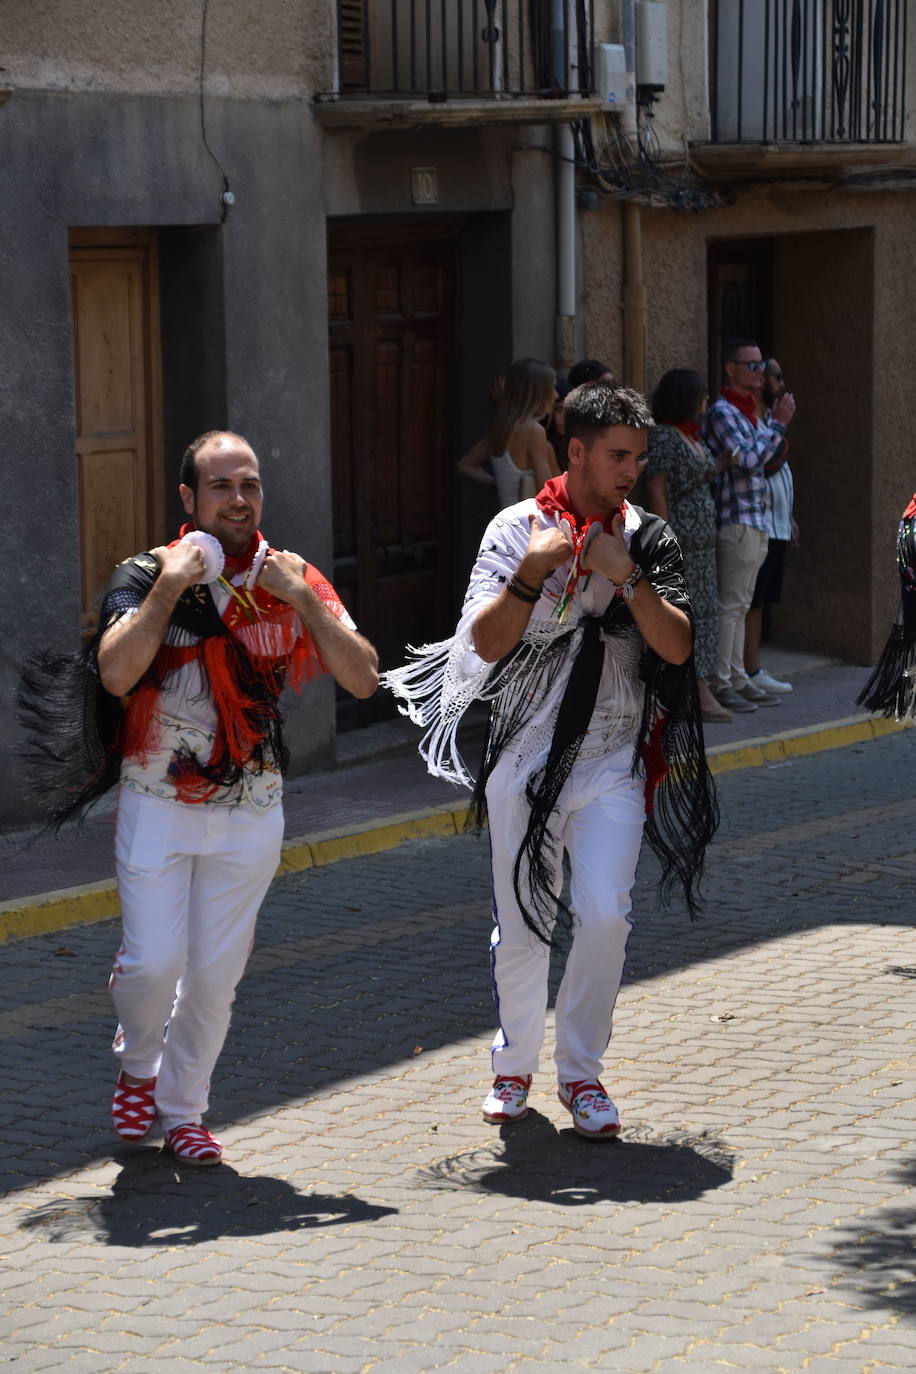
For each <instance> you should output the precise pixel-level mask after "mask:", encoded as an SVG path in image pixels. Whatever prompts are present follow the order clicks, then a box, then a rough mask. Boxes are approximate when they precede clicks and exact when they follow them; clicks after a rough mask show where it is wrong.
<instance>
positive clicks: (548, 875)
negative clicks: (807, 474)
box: [471, 507, 719, 944]
mask: <svg viewBox="0 0 916 1374" xmlns="http://www.w3.org/2000/svg"><path fill="white" fill-rule="evenodd" d="M635 509H636V510H637V513H638V514H639V515H640V517H641V519H642V524H641V526H640V528H639V530H638V531H636V532H635V533H634V535H633V539H632V541H631V544H630V555H631V557H632V558H633V561H634V562H635V563H637V564H638V565H639V567H640V568H641V569H642V571H643V574H644V576H645V577H646V578H647V579H648V580H649V582H650V583H651V584H652V586H653V588H654V589H655V591H656V592H657V593H658V595H659V596H660V597H662V599H663V600H665V601H668V602H669V603H670V604H671V605H674V606H677V607H678V608H679V609H681V610H683V611H684V612H685V613H686V614H687V615H690V614H691V612H690V603H689V600H688V597H687V592H686V587H685V584H684V578H683V565H682V560H681V553H680V549H679V548H678V544H677V540H676V539H675V537H674V535H673V533H672V531H671V529H670V528H669V527H668V525H666V524H665V522H664V521H663V520H660V519H659V518H658V517H657V516H653V515H647V514H646V512H645V511H642V510H640V509H639V508H638V507H636V508H635ZM633 623H634V622H633V617H632V615H631V613H630V610H629V607H628V605H627V602H626V601H625V600H623V599H622V598H620V597H615V598H614V599H613V600H612V601H611V603H610V605H609V606H608V608H607V610H606V611H605V613H604V615H603V616H601V617H598V616H589V617H587V618H586V620H585V624H584V628H583V630H582V637H581V643H580V646H579V650H578V652H577V654H576V659H575V662H574V664H573V666H572V669H571V672H570V676H569V680H568V682H567V685H566V688H565V690H564V693H563V699H562V702H561V704H560V709H559V713H558V716H557V723H556V728H555V730H554V735H553V740H552V742H551V748H550V753H549V756H548V758H547V762H546V764H545V765H544V767H543V768H542V769H540V770H539V771H538V773H537V774H535V776H534V777H532V778H531V779H530V780H529V783H528V788H527V800H528V804H529V808H530V814H529V821H528V828H527V831H526V833H525V837H524V839H523V841H522V844H521V847H520V849H519V852H518V854H517V856H516V860H515V868H514V873H513V881H514V888H515V895H516V900H517V901H518V903H519V908H520V910H521V912H522V915H523V917H524V920H525V923H526V925H527V926H528V927H529V929H530V930H531V931H532V932H533V934H535V935H536V936H537V938H538V939H539V940H541V941H542V942H544V943H545V944H552V943H554V938H553V934H552V931H553V927H554V920H555V917H556V916H557V915H558V914H559V915H560V917H561V918H562V921H563V923H564V924H565V925H568V924H569V923H570V921H571V913H570V912H569V911H568V909H566V908H565V907H564V906H563V904H562V903H558V901H557V898H556V894H555V892H554V891H553V874H554V873H555V872H556V865H557V860H558V858H559V856H558V854H557V846H558V839H557V837H556V836H555V835H552V834H551V831H550V820H551V817H552V815H553V813H554V811H555V808H556V805H557V802H558V800H559V797H560V793H561V792H562V790H563V786H564V784H565V783H566V781H567V779H568V777H569V774H570V772H571V771H572V767H573V765H574V763H575V761H576V759H577V757H578V754H579V749H580V748H581V745H582V741H583V739H584V738H585V734H586V732H587V730H588V726H589V722H590V720H591V716H592V712H593V711H594V708H595V702H596V700H597V695H598V688H599V685H600V680H601V671H602V667H603V661H604V644H603V641H602V634H604V635H610V636H613V635H617V634H623V633H626V632H627V631H628V630H629V629H630V628H631V627H632V626H633ZM570 638H571V636H567V635H564V636H562V637H561V638H560V639H558V640H557V641H556V642H555V644H554V645H552V646H551V651H550V652H551V653H552V654H553V655H554V658H553V659H552V661H551V663H550V664H549V665H548V667H547V669H546V671H549V672H551V673H552V676H551V679H550V680H551V681H553V680H555V677H556V673H557V672H558V671H559V667H560V663H561V661H562V658H563V657H564V656H565V654H566V653H568V652H569V650H570V647H571V646H570ZM539 669H540V665H539ZM540 670H541V671H545V669H540ZM641 673H642V677H643V680H644V684H645V693H644V698H643V702H644V704H643V714H642V720H641V723H640V728H639V735H638V738H637V743H636V749H635V751H634V758H633V773H634V776H636V775H639V774H643V775H644V776H645V778H646V826H645V832H644V833H645V837H646V841H647V843H648V844H649V847H650V848H651V849H652V851H653V853H654V854H655V855H656V857H657V858H658V860H659V864H660V866H661V875H660V879H659V896H660V898H661V900H662V901H663V902H664V903H665V904H666V905H667V904H669V903H670V901H671V899H672V896H673V894H674V892H675V889H676V888H677V886H678V885H680V888H681V890H682V891H683V895H684V898H685V901H686V904H687V910H688V912H689V914H690V916H691V918H693V917H694V916H696V914H697V912H698V909H699V885H700V881H701V878H702V874H703V865H704V858H705V850H706V846H707V845H708V844H709V843H710V841H711V840H712V837H713V835H714V834H715V832H716V829H717V828H718V824H719V810H718V804H717V800H716V791H715V784H714V783H713V779H712V776H711V774H710V772H709V767H708V765H707V762H706V752H705V746H704V740H703V724H702V715H701V710H700V700H699V692H698V688H697V677H696V670H695V668H694V665H693V657H692V656H691V657H690V659H688V660H687V662H686V663H683V664H670V663H666V662H665V661H664V660H663V659H662V658H660V657H659V655H658V654H656V653H654V652H653V651H652V650H651V649H648V648H646V650H645V651H644V654H643V659H642V666H641ZM509 692H511V694H512V698H513V700H514V703H515V709H514V710H513V709H512V708H511V707H510V708H509V709H508V710H507V709H506V707H507V701H506V700H505V698H506V697H508V694H509ZM532 699H535V700H541V699H543V696H542V693H541V691H537V692H536V693H533V692H532V683H531V681H530V679H529V678H528V677H527V676H526V675H525V674H524V671H522V672H520V673H519V675H518V678H517V679H516V680H515V681H514V682H513V684H512V687H511V688H510V689H507V693H506V694H503V695H501V696H500V697H499V698H498V699H497V700H496V702H494V705H493V708H492V710H491V716H490V726H489V730H488V737H487V739H486V740H485V743H484V757H483V762H482V766H481V768H480V771H479V775H478V779H477V786H476V789H475V795H474V800H473V802H472V813H471V814H472V819H473V820H474V821H476V823H477V824H481V823H482V821H483V819H484V816H485V797H484V790H485V788H486V783H487V780H488V779H489V777H490V775H491V774H492V772H493V769H494V768H495V766H496V764H497V763H498V761H499V756H500V754H501V753H502V751H503V750H504V749H505V747H506V746H507V744H508V743H509V741H510V740H511V739H512V738H514V737H515V735H516V734H518V731H519V730H520V728H521V727H522V725H523V724H524V723H525V719H526V718H527V714H528V713H529V712H530V702H531V701H532ZM526 707H527V710H526ZM526 889H527V893H526Z"/></svg>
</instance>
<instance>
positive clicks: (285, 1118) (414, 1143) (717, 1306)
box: [0, 731, 916, 1374]
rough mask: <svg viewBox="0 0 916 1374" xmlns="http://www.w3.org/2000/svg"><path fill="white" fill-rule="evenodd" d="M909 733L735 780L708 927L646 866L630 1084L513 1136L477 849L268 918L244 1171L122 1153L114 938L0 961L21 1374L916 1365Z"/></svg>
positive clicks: (252, 986)
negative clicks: (114, 1114)
mask: <svg viewBox="0 0 916 1374" xmlns="http://www.w3.org/2000/svg"><path fill="white" fill-rule="evenodd" d="M914 764H916V733H914V732H913V731H909V732H906V733H904V734H902V735H896V736H891V737H888V738H885V739H881V740H876V741H873V742H869V743H867V744H865V745H863V746H861V747H850V748H846V749H838V750H835V751H833V752H829V753H823V754H818V755H813V756H810V757H803V758H799V759H797V760H795V761H791V762H786V763H783V764H779V765H775V766H771V767H761V768H757V769H752V770H747V771H743V772H735V773H730V774H727V775H725V776H724V777H723V778H721V779H720V794H721V798H722V808H723V826H722V829H721V831H720V834H719V838H718V841H717V843H716V845H715V846H714V847H713V849H712V850H711V851H710V854H709V862H708V879H707V883H706V896H707V910H706V914H705V915H704V917H703V918H702V919H701V920H700V921H698V922H696V923H695V924H694V925H692V926H691V925H690V924H689V923H688V922H687V920H686V917H684V916H682V915H681V914H680V913H675V914H667V915H662V914H659V913H658V912H657V910H656V906H655V901H654V885H653V869H652V863H651V861H650V860H649V859H645V860H644V863H643V867H642V869H641V874H640V881H639V886H638V889H637V894H636V903H635V913H636V931H635V934H634V937H633V939H632V942H631V957H630V962H629V969H628V977H627V981H626V982H625V984H624V988H623V992H622V994H621V998H620V1002H619V1004H618V1012H617V1017H616V1024H615V1033H614V1038H613V1041H612V1047H611V1049H610V1050H609V1052H608V1056H607V1060H606V1071H605V1074H604V1080H605V1083H606V1084H607V1086H608V1089H609V1090H610V1091H611V1093H612V1095H613V1096H614V1097H615V1099H616V1100H617V1102H618V1104H619V1106H620V1108H621V1113H622V1116H623V1121H624V1130H623V1133H622V1136H621V1138H620V1139H619V1140H617V1141H615V1142H610V1143H608V1142H595V1143H592V1142H587V1141H584V1140H581V1139H580V1138H579V1137H577V1136H576V1135H575V1134H574V1133H573V1132H572V1130H571V1129H570V1128H569V1126H568V1124H567V1123H568V1120H569V1118H568V1116H567V1115H566V1113H565V1112H564V1111H563V1109H562V1107H561V1106H560V1104H559V1103H558V1102H557V1100H556V1097H555V1094H554V1086H555V1085H554V1082H553V1079H552V1077H551V1072H550V1069H551V1062H550V1058H549V1055H550V1052H551V1051H552V1043H550V1035H549V1033H548V1042H549V1043H548V1047H547V1051H548V1052H547V1055H546V1056H545V1058H544V1059H543V1061H542V1064H541V1072H540V1075H539V1077H538V1078H537V1079H536V1081H535V1091H534V1092H533V1093H532V1098H531V1102H532V1106H533V1110H532V1112H531V1113H530V1115H529V1117H528V1119H527V1120H526V1121H525V1122H523V1123H520V1124H518V1125H517V1126H515V1127H512V1128H503V1130H502V1131H499V1130H497V1129H495V1128H493V1127H489V1126H486V1125H484V1123H483V1122H482V1121H481V1117H480V1102H481V1100H482V1097H483V1094H484V1091H485V1088H486V1085H487V1083H488V1081H489V1058H488V1046H489V1041H490V1039H491V1036H492V1031H493V1011H492V1006H491V1001H490V991H489V982H488V976H487V958H486V946H487V939H488V933H489V897H488V891H489V880H488V865H487V846H486V842H485V840H479V839H477V838H475V837H473V836H461V837H458V838H455V837H452V838H446V839H426V840H421V841H417V842H415V843H414V844H411V845H407V846H404V847H402V848H400V849H397V850H391V851H389V852H387V853H383V854H380V855H376V856H374V857H369V858H365V859H358V860H352V861H347V862H344V863H339V864H336V865H332V866H329V867H326V868H321V869H314V870H311V871H308V872H305V873H301V874H297V875H292V876H289V877H285V878H282V879H279V880H278V881H277V882H275V884H274V886H273V888H272V889H271V892H270V894H269V896H268V899H267V902H266V904H265V908H264V911H263V913H262V917H261V922H260V926H259V931H258V939H257V944H256V947H255V951H254V953H253V955H252V959H251V962H250V966H249V971H248V973H247V975H246V977H245V979H244V981H243V983H242V985H241V989H240V993H239V998H238V1001H237V1005H236V1012H235V1016H234V1019H233V1025H232V1030H231V1033H230V1039H229V1042H228V1044H227V1047H226V1050H225V1052H224V1055H223V1058H222V1059H221V1061H220V1063H219V1065H218V1068H217V1072H216V1076H215V1081H214V1092H213V1100H212V1110H211V1116H210V1118H209V1123H208V1124H210V1125H211V1126H212V1127H213V1129H214V1130H215V1131H216V1132H217V1134H219V1135H220V1137H221V1139H222V1140H223V1142H224V1145H225V1146H226V1159H227V1163H226V1164H224V1165H223V1166H222V1167H221V1168H219V1169H216V1170H209V1171H208V1170H194V1169H193V1168H188V1167H184V1168H179V1167H177V1166H176V1165H175V1163H174V1161H173V1160H172V1157H171V1155H169V1154H166V1153H163V1152H162V1151H161V1150H160V1149H159V1148H158V1144H156V1143H154V1144H153V1145H150V1146H145V1147H134V1148H130V1147H126V1146H117V1145H115V1146H114V1147H113V1146H112V1141H113V1139H114V1137H112V1136H111V1134H110V1132H109V1129H108V1104H109V1099H110V1092H111V1087H112V1083H113V1080H114V1072H113V1062H112V1059H111V1056H110V1053H109V1049H108V1045H109V1043H110V1038H111V1033H112V1029H113V1017H112V1013H111V1006H110V1002H109V998H108V993H107V989H106V980H107V972H108V966H109V965H110V961H111V956H112V955H113V953H114V950H115V947H116V945H117V928H116V924H115V923H114V922H101V923H99V924H96V925H89V926H82V927H72V928H70V929H68V930H65V931H62V932H58V933H57V934H53V935H48V936H43V937H38V938H30V939H26V940H22V941H19V942H11V943H9V944H7V945H4V946H2V948H0V964H2V966H3V974H4V984H3V985H4V989H5V995H4V1001H3V1004H2V1009H0V1053H2V1079H0V1082H2V1096H3V1103H4V1107H5V1118H6V1120H5V1124H4V1127H3V1130H2V1140H0V1165H2V1171H3V1175H4V1186H5V1187H6V1188H8V1189H9V1190H10V1191H9V1193H8V1195H7V1197H6V1199H5V1201H4V1202H3V1204H2V1212H0V1226H2V1232H3V1240H2V1252H3V1257H4V1260H3V1262H4V1269H5V1275H4V1282H3V1287H4V1290H5V1298H4V1306H3V1312H2V1325H0V1335H2V1338H3V1340H2V1351H0V1365H3V1366H8V1367H9V1368H10V1369H12V1370H15V1371H17V1374H20V1372H21V1374H27V1372H28V1371H50V1370H54V1371H66V1372H67V1374H84V1372H85V1374H108V1372H109V1371H111V1372H112V1374H113V1371H118V1372H119V1374H121V1371H123V1374H156V1371H159V1370H162V1371H164V1372H165V1371H167V1374H186V1371H190V1370H192V1369H193V1370H197V1371H199V1370H201V1369H210V1370H213V1371H216V1372H217V1374H220V1371H231V1370H237V1369H242V1368H245V1369H255V1370H257V1369H265V1370H277V1371H279V1370H293V1371H309V1372H312V1371H314V1374H336V1372H337V1371H341V1374H358V1372H360V1371H373V1374H413V1372H414V1371H416V1374H427V1371H432V1370H439V1369H447V1370H450V1371H454V1374H503V1371H515V1370H520V1369H531V1370H537V1369H543V1370H562V1369H566V1368H586V1369H596V1370H612V1369H613V1370H615V1371H624V1372H625V1374H647V1372H648V1371H654V1370H659V1371H664V1374H668V1371H681V1370H684V1371H690V1374H706V1372H707V1371H710V1372H711V1371H718V1372H719V1374H721V1371H723V1370H728V1369H732V1368H738V1369H741V1370H758V1369H759V1370H766V1371H772V1372H773V1374H776V1372H777V1371H778V1372H780V1374H781V1372H782V1371H786V1374H795V1372H796V1371H801V1370H804V1371H806V1372H808V1374H828V1371H832V1372H835V1371H849V1374H882V1372H883V1371H890V1370H895V1371H902V1370H912V1369H913V1368H914V1366H916V1258H914V1232H916V1192H914V1185H916V1145H914V1143H913V1142H914V1106H913V1100H914V1089H916V1005H914V1003H916V943H914V930H913V925H914V900H913V898H914V878H916V839H914V818H916V789H914V786H913V778H914Z"/></svg>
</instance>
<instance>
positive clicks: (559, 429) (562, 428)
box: [547, 377, 571, 472]
mask: <svg viewBox="0 0 916 1374" xmlns="http://www.w3.org/2000/svg"><path fill="white" fill-rule="evenodd" d="M555 385H556V400H555V401H554V403H553V410H552V411H551V413H550V418H549V420H548V421H547V439H548V442H549V443H550V447H551V448H552V449H553V452H554V457H555V458H556V460H557V466H558V467H559V469H560V471H561V472H565V471H566V469H567V467H568V466H569V455H568V453H567V446H568V443H569V441H568V439H567V437H566V418H565V414H564V411H563V402H564V400H565V399H566V397H567V396H568V395H569V393H570V390H571V387H570V385H569V382H564V381H563V380H562V378H560V377H558V378H557V380H556V384H555Z"/></svg>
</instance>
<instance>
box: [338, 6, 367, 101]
mask: <svg viewBox="0 0 916 1374" xmlns="http://www.w3.org/2000/svg"><path fill="white" fill-rule="evenodd" d="M337 50H338V54H339V62H340V89H341V90H342V91H353V90H359V91H364V90H366V88H367V86H368V85H369V41H368V34H367V32H366V3H365V0H337Z"/></svg>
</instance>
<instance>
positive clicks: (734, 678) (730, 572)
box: [711, 525, 769, 691]
mask: <svg viewBox="0 0 916 1374" xmlns="http://www.w3.org/2000/svg"><path fill="white" fill-rule="evenodd" d="M768 543H769V540H768V538H767V536H766V535H765V534H764V532H763V530H758V529H754V527H753V526H752V525H722V526H721V527H720V529H719V531H718V533H717V535H716V578H717V586H718V599H719V663H718V667H717V668H716V675H715V677H714V678H713V679H712V680H711V685H712V686H713V687H715V688H717V689H718V690H720V691H721V690H722V689H723V688H725V687H746V686H747V682H748V676H747V673H746V672H745V670H744V621H745V619H746V617H747V613H748V611H749V610H750V609H751V601H752V600H753V598H754V587H755V586H756V583H757V574H758V572H759V571H760V565H761V564H762V563H763V560H764V559H765V558H766V556H767V544H768Z"/></svg>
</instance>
